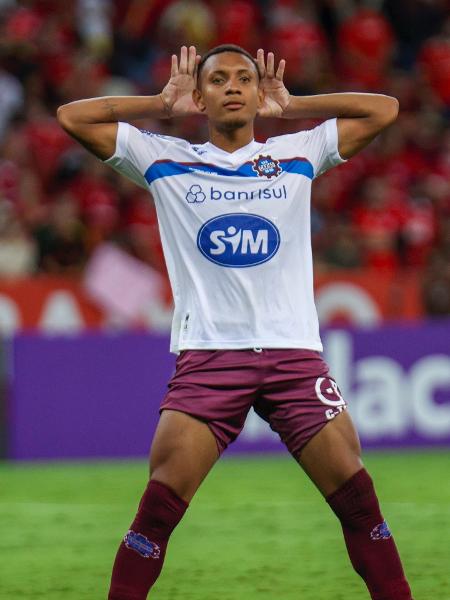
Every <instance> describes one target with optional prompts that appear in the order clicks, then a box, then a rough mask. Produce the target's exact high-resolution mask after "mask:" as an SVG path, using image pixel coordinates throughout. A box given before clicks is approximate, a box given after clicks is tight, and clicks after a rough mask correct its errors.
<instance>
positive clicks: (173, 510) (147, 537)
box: [108, 480, 188, 600]
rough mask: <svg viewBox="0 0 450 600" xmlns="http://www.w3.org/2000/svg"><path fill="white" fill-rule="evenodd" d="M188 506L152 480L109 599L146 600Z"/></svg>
mask: <svg viewBox="0 0 450 600" xmlns="http://www.w3.org/2000/svg"><path fill="white" fill-rule="evenodd" d="M187 507H188V503H187V502H185V501H184V500H183V499H182V498H180V497H179V496H177V495H176V494H175V492H173V491H172V490H171V489H170V488H168V487H167V486H166V485H164V484H163V483H160V482H159V481H154V480H152V481H150V482H149V484H148V486H147V489H146V490H145V492H144V495H143V496H142V499H141V502H140V504H139V509H138V512H137V515H136V517H135V519H134V521H133V523H132V524H131V527H130V529H129V531H128V533H127V534H126V535H125V537H124V538H123V541H122V543H121V544H120V547H119V550H118V552H117V555H116V560H115V562H114V568H113V573H112V578H111V587H110V590H109V595H108V600H145V599H146V598H147V594H148V591H149V589H150V588H151V587H152V585H153V584H154V583H155V581H156V580H157V579H158V576H159V574H160V572H161V569H162V566H163V562H164V555H165V553H166V547H167V542H168V541H169V536H170V534H171V533H172V531H173V530H174V529H175V527H176V526H177V525H178V523H179V522H180V521H181V519H182V517H183V515H184V513H185V512H186V509H187Z"/></svg>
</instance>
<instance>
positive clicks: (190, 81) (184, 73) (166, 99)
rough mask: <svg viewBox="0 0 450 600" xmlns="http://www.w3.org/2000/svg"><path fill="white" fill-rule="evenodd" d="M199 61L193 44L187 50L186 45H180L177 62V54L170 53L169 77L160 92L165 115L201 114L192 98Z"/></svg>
mask: <svg viewBox="0 0 450 600" xmlns="http://www.w3.org/2000/svg"><path fill="white" fill-rule="evenodd" d="M199 62H200V56H199V55H198V54H197V50H196V48H195V46H190V47H189V50H188V48H187V47H186V46H182V47H181V50H180V62H179V63H178V57H177V55H176V54H173V55H172V68H171V71H170V79H169V81H168V82H167V85H166V86H165V87H164V89H163V91H162V92H161V98H162V101H163V103H164V106H165V109H166V113H167V116H169V117H185V116H189V115H201V114H202V113H201V112H200V110H199V109H198V108H197V106H196V105H195V104H194V101H193V100H192V91H193V90H194V88H195V86H196V82H197V66H198V63H199Z"/></svg>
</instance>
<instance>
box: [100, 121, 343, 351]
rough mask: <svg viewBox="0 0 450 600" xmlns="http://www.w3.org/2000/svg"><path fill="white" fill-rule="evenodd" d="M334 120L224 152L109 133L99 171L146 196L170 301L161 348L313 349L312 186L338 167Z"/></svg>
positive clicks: (128, 130)
mask: <svg viewBox="0 0 450 600" xmlns="http://www.w3.org/2000/svg"><path fill="white" fill-rule="evenodd" d="M337 141H338V140H337V125H336V119H332V120H329V121H326V122H325V123H322V124H321V125H319V126H318V127H316V128H315V129H312V130H310V131H302V132H299V133H293V134H288V135H281V136H278V137H273V138H270V139H268V140H267V141H266V142H265V143H259V142H256V141H252V142H250V143H249V144H248V145H246V146H244V147H243V148H239V150H236V151H235V152H231V153H230V152H225V151H224V150H221V149H220V148H217V147H216V146H214V145H213V144H212V143H211V142H207V143H205V144H201V145H196V144H190V143H189V142H187V141H185V140H182V139H178V138H173V137H168V136H162V135H157V134H152V133H149V132H146V131H141V130H139V129H136V128H135V127H133V126H131V125H129V124H126V123H119V128H118V134H117V145H116V151H115V154H114V155H113V156H112V157H111V158H109V159H108V160H106V161H105V162H106V163H107V164H108V165H111V166H112V167H113V168H114V169H116V170H117V171H119V172H120V173H122V174H123V175H126V176H127V177H129V178H130V179H132V180H133V181H134V182H136V183H137V184H139V185H141V186H142V187H144V188H146V189H148V190H150V191H151V193H152V195H153V197H154V200H155V205H156V211H157V215H158V222H159V228H160V233H161V241H162V246H163V251H164V256H165V259H166V263H167V269H168V273H169V278H170V282H171V285H172V291H173V296H174V302H175V312H174V317H173V323H172V335H171V345H170V349H171V351H172V352H175V353H178V352H179V351H180V350H184V349H238V348H255V347H261V348H309V349H312V350H319V351H321V350H322V344H321V341H320V336H319V324H318V319H317V313H316V308H315V305H314V295H313V268H312V253H311V226H310V199H311V183H312V180H313V179H314V178H315V177H317V176H318V175H320V174H321V173H323V172H325V171H326V170H327V169H329V168H330V167H333V166H334V165H337V164H340V163H341V162H343V160H342V158H341V157H340V156H339V152H338V144H337Z"/></svg>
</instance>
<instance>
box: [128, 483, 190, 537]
mask: <svg viewBox="0 0 450 600" xmlns="http://www.w3.org/2000/svg"><path fill="white" fill-rule="evenodd" d="M187 506H188V504H187V502H186V501H185V500H183V498H181V497H180V496H179V495H178V494H177V493H176V492H175V491H174V490H173V489H171V488H169V487H168V486H167V485H165V484H164V483H163V482H161V481H157V480H151V481H150V482H149V484H148V486H147V489H146V490H145V493H144V495H143V496H142V499H141V502H140V504H139V510H138V513H137V515H136V519H135V524H136V525H138V526H142V528H143V529H144V530H145V531H148V530H149V529H150V530H152V531H154V532H157V533H158V534H159V535H162V536H169V535H170V534H171V533H172V531H173V530H174V529H175V527H176V526H177V525H178V523H179V522H180V520H181V518H182V517H183V515H184V512H185V511H186V509H187Z"/></svg>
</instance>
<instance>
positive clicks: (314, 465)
mask: <svg viewBox="0 0 450 600" xmlns="http://www.w3.org/2000/svg"><path fill="white" fill-rule="evenodd" d="M284 68H285V61H284V60H280V62H279V64H278V67H277V68H276V70H275V64H274V55H273V53H268V54H267V57H265V55H264V51H263V50H259V51H258V54H257V59H256V60H255V59H254V58H253V57H252V56H251V55H250V54H249V53H247V52H246V51H245V50H243V49H242V48H239V47H237V46H232V45H228V46H219V47H216V48H213V49H212V50H210V51H209V52H207V53H206V54H205V55H204V56H203V57H200V56H198V55H197V54H196V49H195V47H193V46H191V47H190V48H187V47H182V48H181V52H180V57H179V59H178V57H177V56H176V55H174V56H172V69H171V77H170V80H169V82H168V83H167V85H166V86H165V87H164V89H163V90H162V92H161V93H160V94H159V95H157V96H153V97H108V98H97V99H88V100H82V101H78V102H72V103H70V104H67V105H65V106H62V107H60V108H59V110H58V119H59V122H60V123H61V125H62V127H63V128H64V129H65V130H66V131H68V132H69V134H71V135H72V136H73V137H74V138H75V139H77V140H78V141H79V142H81V143H82V144H83V145H84V146H85V147H86V148H87V149H88V150H90V151H91V152H92V153H94V154H95V155H96V156H98V157H99V158H100V159H102V160H104V161H105V163H106V164H108V165H110V166H111V167H113V168H114V169H116V170H117V171H119V172H120V173H122V174H123V175H125V176H126V177H129V178H130V179H132V180H133V181H134V182H136V183H137V184H138V185H140V186H142V187H144V188H146V189H148V190H150V191H151V193H152V194H153V197H154V200H155V203H156V209H157V214H158V220H159V227H160V232H161V240H162V244H163V249H164V254H165V259H166V262H167V268H168V272H169V277H170V281H171V285H172V289H173V296H174V300H175V313H174V317H173V326H172V335H171V350H172V351H173V352H175V353H177V354H178V357H177V361H176V372H175V374H174V376H173V377H172V379H171V381H170V382H169V390H168V393H167V395H166V397H165V399H164V400H163V402H162V405H161V417H160V421H159V424H158V427H157V430H156V433H155V436H154V439H153V443H152V448H151V452H150V481H149V483H148V485H147V487H146V490H145V492H144V495H143V496H142V499H141V502H140V504H139V508H138V512H137V514H136V517H135V519H134V521H133V523H132V524H131V526H130V529H129V531H128V532H127V533H126V535H125V537H124V538H123V541H122V543H121V544H120V547H119V550H118V553H117V557H116V560H115V564H114V568H113V574H112V581H111V587H110V591H109V600H144V599H145V598H146V597H147V594H148V591H149V590H150V589H151V587H152V586H153V584H154V583H155V581H156V579H157V577H158V575H159V573H160V571H161V568H162V565H163V560H164V555H165V552H166V547H167V543H168V540H169V536H170V534H171V533H172V531H173V529H174V528H175V527H176V526H177V525H178V523H179V522H180V520H181V519H182V517H183V515H184V513H185V511H186V509H187V508H188V504H189V502H190V500H191V499H192V497H193V496H194V494H195V492H196V490H197V489H198V487H199V486H200V484H201V482H202V481H203V479H204V478H205V477H206V475H207V474H208V472H209V471H210V469H211V468H212V466H213V465H214V463H215V462H216V460H217V459H218V457H219V456H220V454H221V453H222V452H223V451H224V450H225V448H226V447H227V446H228V444H230V443H231V442H232V441H233V440H234V439H236V437H237V436H238V434H239V432H240V431H241V429H242V427H243V424H244V420H245V417H246V415H247V413H248V411H249V409H250V407H252V406H253V408H254V409H255V411H256V412H257V413H258V414H259V415H260V416H261V417H262V418H263V419H265V420H266V421H268V423H269V424H270V426H271V428H272V429H273V430H274V431H276V432H278V433H279V435H280V437H281V439H282V441H283V442H284V443H285V444H286V446H287V448H288V450H289V451H290V452H291V454H292V456H293V457H294V458H295V459H296V460H297V461H298V463H299V464H300V465H301V467H302V468H303V469H304V470H305V472H306V473H307V474H308V476H309V477H310V478H311V480H312V481H313V482H314V484H315V485H316V486H317V488H318V489H319V490H320V492H321V493H322V495H323V496H324V497H325V498H326V500H327V502H328V503H329V505H330V507H331V509H332V510H333V511H334V513H335V514H336V516H337V518H338V519H339V520H340V522H341V525H342V529H343V533H344V537H345V542H346V545H347V549H348V553H349V556H350V560H351V562H352V564H353V567H354V568H355V570H356V571H357V572H358V573H359V575H360V576H361V577H362V578H363V579H364V581H365V583H366V585H367V588H368V590H369V593H370V595H371V597H372V599H373V600H411V591H410V588H409V585H408V583H407V581H406V578H405V575H404V573H403V569H402V565H401V562H400V558H399V555H398V553H397V549H396V546H395V544H394V540H393V538H392V535H391V532H390V531H389V528H388V526H387V524H386V521H385V520H384V518H383V516H382V514H381V512H380V508H379V504H378V500H377V496H376V493H375V490H374V486H373V483H372V480H371V478H370V476H369V474H368V473H367V471H366V469H365V468H364V466H363V463H362V461H361V453H360V445H359V440H358V436H357V433H356V432H355V429H354V427H353V424H352V421H351V419H350V416H349V414H348V412H347V410H346V408H347V406H346V403H345V399H344V398H343V397H342V396H341V393H340V391H339V388H338V387H337V385H336V382H335V381H334V379H333V378H332V376H331V375H330V373H329V370H328V367H327V365H326V364H325V362H324V360H323V359H322V356H321V350H322V345H321V341H320V338H319V327H318V322H317V315H316V310H315V306H314V300H313V275H312V259H311V241H310V194H311V183H312V180H313V179H314V178H315V177H317V176H319V175H320V174H321V173H324V172H325V171H326V170H327V169H330V168H331V167H333V166H335V165H338V164H340V163H342V162H344V161H345V160H347V159H349V158H350V157H351V156H353V155H354V154H355V153H357V152H359V151H360V150H361V149H362V148H364V147H365V146H366V145H367V144H368V143H369V142H370V141H371V140H373V139H374V137H375V136H376V135H377V134H378V133H380V131H381V130H383V129H384V128H385V127H387V126H388V125H389V124H391V123H392V122H393V121H394V120H395V119H396V117H397V113H398V102H397V100H396V99H394V98H391V97H387V96H384V95H377V94H356V93H345V94H329V95H319V96H309V97H294V96H291V95H290V94H289V92H288V90H287V89H286V88H285V86H284V84H283V71H284ZM198 114H204V115H206V118H207V119H208V126H209V141H208V142H206V143H204V144H199V145H192V144H190V143H189V142H188V141H186V140H182V139H177V138H174V137H168V136H163V135H156V134H153V133H149V132H147V131H141V130H139V129H137V128H136V127H134V126H132V125H130V124H128V123H127V121H129V120H135V119H139V118H144V117H153V118H166V117H167V118H170V117H184V118H188V117H189V116H190V115H198ZM256 116H260V117H279V118H284V119H289V118H301V117H306V118H317V119H324V120H325V121H324V122H323V123H322V124H321V125H319V126H318V127H316V128H314V129H312V130H310V131H301V132H297V133H292V134H289V135H282V136H279V137H273V138H270V139H268V140H267V141H266V142H261V143H260V142H257V141H255V140H254V137H253V126H254V120H255V117H256ZM268 518H270V515H268Z"/></svg>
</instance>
